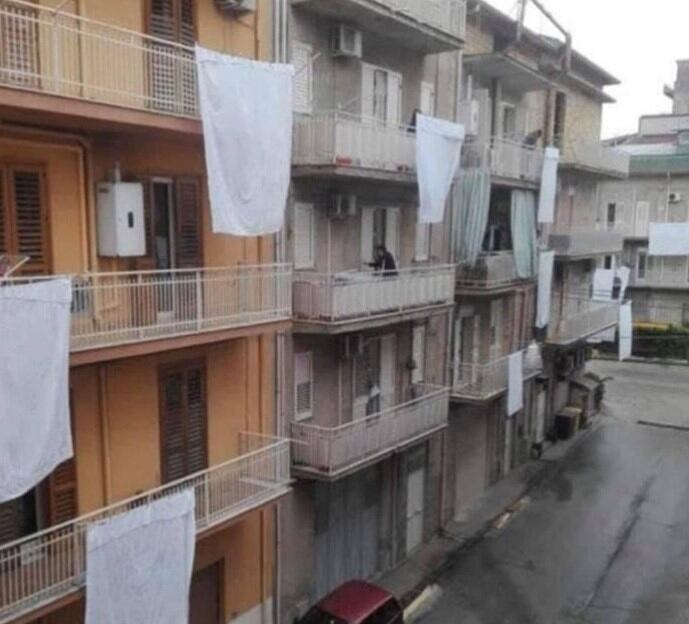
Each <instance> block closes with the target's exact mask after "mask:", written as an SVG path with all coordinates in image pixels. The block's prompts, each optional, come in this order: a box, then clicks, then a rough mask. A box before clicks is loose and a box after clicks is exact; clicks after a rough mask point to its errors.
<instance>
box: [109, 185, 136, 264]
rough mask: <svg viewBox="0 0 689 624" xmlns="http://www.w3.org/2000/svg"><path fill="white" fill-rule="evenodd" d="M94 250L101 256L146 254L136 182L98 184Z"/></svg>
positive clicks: (124, 256) (123, 256) (122, 256)
mask: <svg viewBox="0 0 689 624" xmlns="http://www.w3.org/2000/svg"><path fill="white" fill-rule="evenodd" d="M97 193H98V200H97V201H98V253H99V254H100V255H101V256H111V257H121V258H126V257H131V256H145V255H146V227H145V224H144V190H143V186H142V185H141V184H139V183H136V182H101V183H99V184H98V188H97Z"/></svg>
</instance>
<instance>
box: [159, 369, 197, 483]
mask: <svg viewBox="0 0 689 624" xmlns="http://www.w3.org/2000/svg"><path fill="white" fill-rule="evenodd" d="M205 377H206V374H205V367H204V365H203V364H202V363H190V364H186V365H182V366H180V367H176V368H174V369H169V370H167V371H163V373H162V375H161V383H160V389H161V449H160V452H161V463H162V469H161V474H162V479H163V482H164V483H168V482H170V481H174V480H175V479H181V478H182V477H185V476H187V475H189V474H192V473H194V472H197V471H199V470H203V469H204V468H206V467H207V466H208V441H207V423H206V379H205Z"/></svg>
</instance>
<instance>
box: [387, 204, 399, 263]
mask: <svg viewBox="0 0 689 624" xmlns="http://www.w3.org/2000/svg"><path fill="white" fill-rule="evenodd" d="M399 243H400V209H399V208H386V210H385V246H386V247H387V250H388V251H389V252H390V253H391V254H392V255H393V256H394V257H395V260H396V261H397V264H398V265H399V246H400V245H399Z"/></svg>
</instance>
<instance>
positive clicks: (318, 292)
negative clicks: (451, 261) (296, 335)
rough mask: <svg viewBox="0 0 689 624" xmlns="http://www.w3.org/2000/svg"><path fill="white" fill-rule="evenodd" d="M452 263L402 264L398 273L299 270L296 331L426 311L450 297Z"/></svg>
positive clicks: (333, 329) (329, 329)
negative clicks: (387, 274) (405, 266)
mask: <svg viewBox="0 0 689 624" xmlns="http://www.w3.org/2000/svg"><path fill="white" fill-rule="evenodd" d="M454 288H455V267H454V265H440V266H432V267H423V268H414V269H403V270H400V271H399V273H398V274H397V275H396V276H390V277H387V276H383V275H382V274H380V273H373V272H361V273H360V272H354V271H353V272H348V273H336V274H330V275H323V274H313V273H297V274H296V275H295V277H294V315H295V317H296V320H297V326H298V329H299V330H300V331H305V332H310V333H342V332H348V331H357V330H358V329H361V328H362V326H366V327H370V326H375V325H376V324H380V325H383V324H387V323H389V322H390V318H391V317H395V319H396V321H399V320H409V319H413V318H417V317H419V316H424V315H425V314H426V312H427V311H428V310H429V309H431V308H434V307H439V306H450V305H452V304H453V302H454Z"/></svg>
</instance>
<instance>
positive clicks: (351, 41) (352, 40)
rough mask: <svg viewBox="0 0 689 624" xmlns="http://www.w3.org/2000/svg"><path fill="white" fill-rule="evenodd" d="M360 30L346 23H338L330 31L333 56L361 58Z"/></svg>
mask: <svg viewBox="0 0 689 624" xmlns="http://www.w3.org/2000/svg"><path fill="white" fill-rule="evenodd" d="M361 42H362V35H361V31H360V30H357V29H356V28H352V27H351V26H347V24H338V25H337V26H336V27H335V28H334V29H333V33H332V43H331V47H332V52H333V56H351V57H355V58H361V49H362V43H361Z"/></svg>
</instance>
